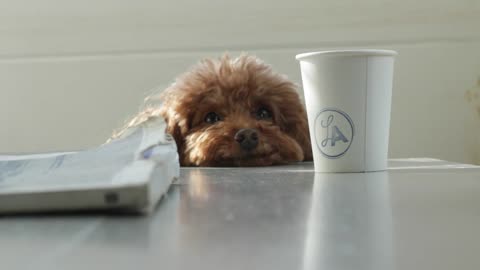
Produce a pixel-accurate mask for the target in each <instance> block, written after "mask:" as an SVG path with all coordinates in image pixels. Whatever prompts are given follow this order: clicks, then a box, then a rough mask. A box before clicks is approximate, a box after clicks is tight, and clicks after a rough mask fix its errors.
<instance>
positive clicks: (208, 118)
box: [205, 112, 220, 124]
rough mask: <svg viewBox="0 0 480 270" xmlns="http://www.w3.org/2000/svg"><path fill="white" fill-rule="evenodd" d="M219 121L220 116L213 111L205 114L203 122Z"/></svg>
mask: <svg viewBox="0 0 480 270" xmlns="http://www.w3.org/2000/svg"><path fill="white" fill-rule="evenodd" d="M218 121H220V116H219V115H218V114H216V113H214V112H209V113H207V115H205V123H209V124H213V123H215V122H218Z"/></svg>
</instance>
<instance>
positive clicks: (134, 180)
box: [0, 121, 179, 214]
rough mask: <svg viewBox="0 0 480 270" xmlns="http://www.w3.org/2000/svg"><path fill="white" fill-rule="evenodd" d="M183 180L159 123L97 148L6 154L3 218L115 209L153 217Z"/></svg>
mask: <svg viewBox="0 0 480 270" xmlns="http://www.w3.org/2000/svg"><path fill="white" fill-rule="evenodd" d="M178 176H179V162H178V154H177V149H176V146H175V142H174V140H173V139H172V138H171V137H170V136H169V135H168V134H165V122H163V121H157V122H154V123H149V124H146V125H143V126H141V127H139V128H136V129H135V130H131V131H130V132H129V134H128V135H126V136H124V137H122V138H120V139H116V140H114V141H112V142H110V143H107V144H104V145H101V146H99V147H97V148H94V149H90V150H86V151H80V152H68V153H49V154H35V155H0V214H3V213H22V212H40V211H48V212H51V211H71V210H102V209H105V210H106V209H115V210H127V211H138V212H143V213H148V212H151V210H152V209H154V207H155V206H156V204H157V203H158V202H159V201H160V198H161V197H162V196H163V195H164V194H165V193H166V192H167V191H168V188H169V187H170V185H171V184H172V182H173V181H174V180H175V179H176V178H177V177H178Z"/></svg>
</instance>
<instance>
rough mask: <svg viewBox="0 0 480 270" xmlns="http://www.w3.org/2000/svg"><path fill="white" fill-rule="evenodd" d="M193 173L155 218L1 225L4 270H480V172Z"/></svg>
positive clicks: (413, 163) (398, 165)
mask: <svg viewBox="0 0 480 270" xmlns="http://www.w3.org/2000/svg"><path fill="white" fill-rule="evenodd" d="M389 167H390V169H389V170H388V172H377V173H365V174H315V173H314V172H313V166H312V164H311V163H303V164H295V165H290V166H280V167H263V168H184V169H182V170H181V179H180V181H179V182H178V183H177V184H176V185H174V186H173V187H172V189H171V190H170V192H169V194H168V196H167V197H166V198H164V199H163V200H162V202H161V203H160V205H159V207H158V209H157V210H156V211H155V212H154V213H153V214H152V215H150V216H118V215H104V214H101V213H97V214H92V213H91V214H87V215H53V216H52V215H50V216H42V215H37V216H10V217H1V218H0V269H9V270H10V269H36V270H40V269H49V270H51V269H156V270H158V269H302V270H303V269H449V270H451V269H480V167H475V166H468V165H462V164H453V163H448V162H443V161H438V160H431V159H415V160H391V161H390V165H389Z"/></svg>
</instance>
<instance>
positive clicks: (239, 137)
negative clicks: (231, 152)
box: [235, 128, 258, 150]
mask: <svg viewBox="0 0 480 270" xmlns="http://www.w3.org/2000/svg"><path fill="white" fill-rule="evenodd" d="M235 141H237V142H238V143H239V144H240V147H241V148H242V149H244V150H252V149H254V148H255V147H257V145H258V133H257V131H256V130H255V129H251V128H245V129H240V130H239V131H238V132H237V133H236V134H235Z"/></svg>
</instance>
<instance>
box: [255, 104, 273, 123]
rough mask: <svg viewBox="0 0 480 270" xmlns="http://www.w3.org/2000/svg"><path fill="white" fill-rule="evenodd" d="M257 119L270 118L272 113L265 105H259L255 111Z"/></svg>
mask: <svg viewBox="0 0 480 270" xmlns="http://www.w3.org/2000/svg"><path fill="white" fill-rule="evenodd" d="M256 117H257V119H262V120H263V119H272V113H271V112H270V111H269V110H268V109H267V108H265V107H261V108H260V109H258V110H257V112H256Z"/></svg>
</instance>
